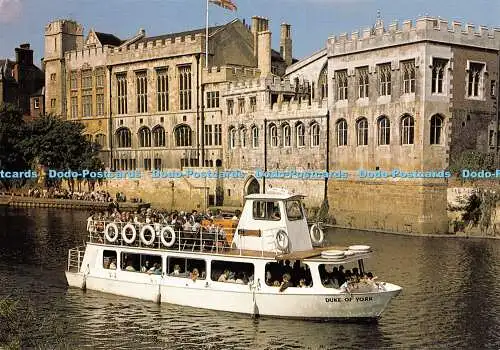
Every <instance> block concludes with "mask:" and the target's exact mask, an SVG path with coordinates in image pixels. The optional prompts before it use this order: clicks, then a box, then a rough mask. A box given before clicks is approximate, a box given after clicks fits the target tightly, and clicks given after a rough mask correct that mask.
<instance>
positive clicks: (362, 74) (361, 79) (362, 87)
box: [357, 67, 369, 98]
mask: <svg viewBox="0 0 500 350" xmlns="http://www.w3.org/2000/svg"><path fill="white" fill-rule="evenodd" d="M357 70H358V72H357V73H358V97H359V98H368V86H369V76H368V67H362V68H358V69H357Z"/></svg>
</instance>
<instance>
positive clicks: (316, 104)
mask: <svg viewBox="0 0 500 350" xmlns="http://www.w3.org/2000/svg"><path fill="white" fill-rule="evenodd" d="M271 110H272V112H273V113H279V112H282V113H285V114H286V115H287V116H290V112H301V114H302V115H303V114H304V113H307V112H310V113H312V115H318V114H320V115H326V113H327V111H328V108H327V104H326V102H323V101H311V104H309V102H308V101H307V100H302V101H300V102H299V100H293V101H284V102H281V103H278V102H277V103H274V104H273V106H272V108H271Z"/></svg>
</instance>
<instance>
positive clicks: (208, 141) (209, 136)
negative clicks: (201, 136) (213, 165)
mask: <svg viewBox="0 0 500 350" xmlns="http://www.w3.org/2000/svg"><path fill="white" fill-rule="evenodd" d="M212 142H213V125H205V146H212Z"/></svg>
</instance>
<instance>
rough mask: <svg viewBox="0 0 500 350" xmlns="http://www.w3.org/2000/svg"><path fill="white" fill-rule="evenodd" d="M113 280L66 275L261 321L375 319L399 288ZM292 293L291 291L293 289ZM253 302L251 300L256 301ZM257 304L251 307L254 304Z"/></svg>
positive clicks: (89, 285)
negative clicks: (349, 290)
mask: <svg viewBox="0 0 500 350" xmlns="http://www.w3.org/2000/svg"><path fill="white" fill-rule="evenodd" d="M110 274H111V277H109V276H107V277H102V276H100V277H99V276H92V275H87V276H85V277H84V274H83V273H81V272H78V273H75V272H66V278H67V280H68V284H69V285H70V286H71V287H76V288H82V285H83V284H84V281H85V287H86V289H88V290H95V291H99V292H105V293H110V294H115V295H121V296H125V297H131V298H136V299H141V300H146V301H152V302H159V301H161V302H163V303H170V304H175V305H182V306H189V307H194V308H203V309H211V310H219V311H228V312H235V313H243V314H250V315H259V316H273V317H285V318H301V319H375V318H378V317H380V315H381V314H382V312H383V311H384V310H385V308H386V307H387V305H388V304H389V302H390V300H391V299H392V298H393V297H395V296H396V295H398V294H399V293H400V291H401V289H400V288H399V287H397V286H394V285H391V284H386V289H387V291H385V292H376V293H353V294H345V293H344V294H338V293H318V294H310V293H308V292H309V291H310V290H311V289H309V288H301V289H297V288H290V289H287V290H285V291H284V292H282V293H280V292H277V288H269V287H264V288H266V289H270V290H271V291H263V290H256V291H255V294H254V293H253V291H252V290H250V287H249V286H248V285H237V284H228V283H219V282H209V281H203V280H198V281H196V282H193V281H191V280H187V279H177V278H169V277H164V278H162V277H161V276H150V275H144V274H141V275H139V274H137V275H138V277H140V278H141V279H142V280H143V281H142V282H139V281H137V280H136V281H125V280H120V279H117V278H114V276H115V275H116V273H115V272H112V273H110ZM292 289H293V290H292ZM254 297H255V299H254ZM254 300H255V302H254Z"/></svg>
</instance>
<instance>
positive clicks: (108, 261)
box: [102, 250, 117, 270]
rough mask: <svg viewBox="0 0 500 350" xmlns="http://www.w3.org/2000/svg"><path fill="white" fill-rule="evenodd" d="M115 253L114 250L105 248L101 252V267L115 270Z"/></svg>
mask: <svg viewBox="0 0 500 350" xmlns="http://www.w3.org/2000/svg"><path fill="white" fill-rule="evenodd" d="M116 259H117V255H116V252H115V251H114V250H105V251H103V252H102V267H104V268H105V269H110V270H116Z"/></svg>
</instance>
